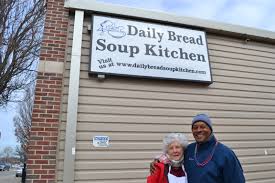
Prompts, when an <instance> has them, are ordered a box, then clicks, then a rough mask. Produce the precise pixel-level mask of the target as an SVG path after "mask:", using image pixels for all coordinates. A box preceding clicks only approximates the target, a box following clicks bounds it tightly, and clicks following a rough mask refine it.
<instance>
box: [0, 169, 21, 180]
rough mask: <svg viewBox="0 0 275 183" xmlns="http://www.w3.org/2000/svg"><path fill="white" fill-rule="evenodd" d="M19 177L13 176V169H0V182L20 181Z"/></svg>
mask: <svg viewBox="0 0 275 183" xmlns="http://www.w3.org/2000/svg"><path fill="white" fill-rule="evenodd" d="M20 182H21V177H15V169H10V171H0V183H20Z"/></svg>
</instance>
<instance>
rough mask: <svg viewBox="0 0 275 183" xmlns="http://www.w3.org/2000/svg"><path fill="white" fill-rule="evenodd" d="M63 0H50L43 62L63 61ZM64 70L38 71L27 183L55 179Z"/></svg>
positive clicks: (65, 17) (65, 21) (65, 23)
mask: <svg viewBox="0 0 275 183" xmlns="http://www.w3.org/2000/svg"><path fill="white" fill-rule="evenodd" d="M68 16H69V13H68V10H67V9H65V8H64V0H48V1H47V13H46V21H45V29H44V36H43V42H42V47H41V53H40V63H41V62H51V63H53V62H59V63H60V62H64V61H65V49H66V40H67V28H68ZM62 78H63V74H62V73H60V72H59V73H54V72H52V71H50V70H49V71H47V70H44V71H43V72H38V76H37V84H36V89H35V101H34V108H33V114H32V127H31V133H30V134H31V135H30V144H29V152H28V161H27V182H28V183H53V182H56V168H57V167H56V157H57V143H58V133H59V122H60V113H61V111H60V110H61V96H62Z"/></svg>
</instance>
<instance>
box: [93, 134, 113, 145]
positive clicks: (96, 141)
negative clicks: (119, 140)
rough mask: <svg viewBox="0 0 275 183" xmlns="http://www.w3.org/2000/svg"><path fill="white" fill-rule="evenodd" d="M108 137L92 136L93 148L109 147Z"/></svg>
mask: <svg viewBox="0 0 275 183" xmlns="http://www.w3.org/2000/svg"><path fill="white" fill-rule="evenodd" d="M109 141H110V137H108V136H94V137H93V146H94V147H109Z"/></svg>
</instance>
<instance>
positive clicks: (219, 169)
mask: <svg viewBox="0 0 275 183" xmlns="http://www.w3.org/2000/svg"><path fill="white" fill-rule="evenodd" d="M215 144H216V138H215V137H214V135H213V136H212V137H211V138H210V140H209V141H208V142H206V143H204V144H200V145H198V147H197V156H196V159H197V162H199V163H202V162H204V161H205V160H206V159H207V158H209V156H210V155H211V153H212V151H213V148H214V146H215ZM195 146H196V143H192V144H190V145H189V146H188V147H187V149H186V150H185V158H184V166H185V171H186V173H187V178H188V183H245V178H244V175H243V169H242V166H241V164H240V162H239V160H238V158H237V157H236V155H235V154H234V152H233V151H232V150H231V149H229V148H228V147H227V146H225V145H223V144H221V143H220V142H219V143H218V145H217V146H216V149H215V151H214V154H213V157H212V159H211V160H210V161H209V162H208V163H207V164H206V165H205V166H198V165H197V163H196V161H195V157H194V154H195Z"/></svg>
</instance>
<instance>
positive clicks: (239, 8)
mask: <svg viewBox="0 0 275 183" xmlns="http://www.w3.org/2000/svg"><path fill="white" fill-rule="evenodd" d="M97 1H98V2H104V3H112V4H118V5H124V6H129V7H134V8H142V9H146V10H152V11H162V12H165V13H170V14H175V15H180V16H186V17H195V18H201V19H208V20H212V21H217V22H223V23H229V24H235V25H242V26H248V27H253V28H258V29H264V30H269V31H273V32H275V13H274V10H275V1H274V0H147V1H142V0H97Z"/></svg>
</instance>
